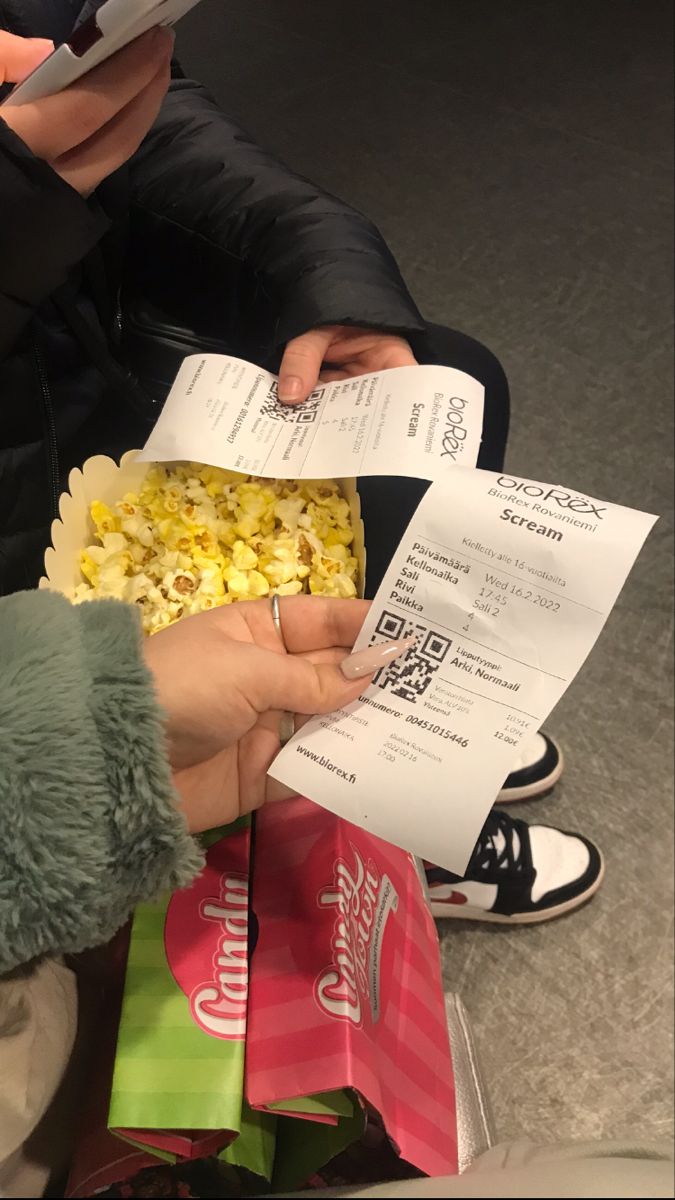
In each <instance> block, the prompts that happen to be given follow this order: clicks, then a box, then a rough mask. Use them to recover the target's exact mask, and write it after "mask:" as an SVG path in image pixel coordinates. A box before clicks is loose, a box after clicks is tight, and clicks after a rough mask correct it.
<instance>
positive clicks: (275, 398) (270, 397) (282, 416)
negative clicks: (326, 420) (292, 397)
mask: <svg viewBox="0 0 675 1200" xmlns="http://www.w3.org/2000/svg"><path fill="white" fill-rule="evenodd" d="M325 391H326V389H325V388H315V389H314V391H313V392H312V393H311V395H310V396H308V398H307V399H306V400H305V401H304V402H303V403H302V404H296V405H291V404H282V403H281V401H280V399H279V392H278V384H277V381H276V379H275V380H274V383H273V384H272V386H271V388H270V390H269V392H268V393H267V397H266V399H265V403H264V404H263V406H262V409H261V411H262V414H263V416H264V417H271V418H272V420H273V421H286V422H287V423H288V424H291V425H313V423H314V422H315V421H316V418H317V416H318V414H319V409H320V408H321V401H322V400H323V397H324V392H325Z"/></svg>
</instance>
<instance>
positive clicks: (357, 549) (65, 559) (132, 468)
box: [40, 450, 366, 600]
mask: <svg viewBox="0 0 675 1200" xmlns="http://www.w3.org/2000/svg"><path fill="white" fill-rule="evenodd" d="M139 453H140V451H138V450H130V451H128V452H127V453H126V454H125V455H124V456H123V457H122V459H121V461H120V463H119V464H118V463H116V462H114V461H113V459H111V458H108V457H106V456H105V455H96V456H95V457H94V458H89V459H87V461H86V462H85V464H84V466H83V467H82V468H81V469H80V468H76V469H75V470H73V471H71V472H70V475H69V477H68V490H67V491H66V492H64V493H63V494H62V496H61V499H60V501H59V517H58V519H57V520H55V521H54V522H53V523H52V528H51V541H52V545H51V547H50V548H49V549H48V550H47V552H46V554H45V561H44V576H43V577H42V579H41V580H40V587H41V588H48V589H50V590H51V591H57V592H62V593H63V595H65V596H67V597H68V599H69V600H72V599H73V598H74V595H75V590H76V588H77V587H78V585H79V584H81V583H82V581H83V577H82V573H81V570H80V553H81V551H82V550H84V549H85V548H86V547H87V546H89V545H90V544H91V543H92V542H93V540H94V535H95V530H94V524H93V521H92V518H91V513H90V507H91V504H92V502H93V501H95V500H100V501H102V502H103V503H104V504H107V505H113V504H115V502H116V501H118V500H121V499H122V497H123V496H124V495H125V494H126V493H127V492H136V491H138V489H139V487H140V486H141V484H142V482H143V480H144V479H145V477H146V475H147V473H148V471H149V470H150V468H151V466H152V464H150V463H141V462H139V461H138V460H137V456H138V454H139ZM162 465H163V466H168V467H170V466H171V465H172V464H170V463H166V464H162ZM242 478H243V477H242ZM337 482H338V484H339V487H340V491H341V493H342V495H343V496H344V498H345V500H346V501H347V503H348V504H349V508H350V516H351V524H352V528H353V530H354V542H353V551H352V552H353V554H354V556H355V557H356V559H357V561H358V572H357V574H358V583H357V591H358V594H359V596H363V595H364V589H365V576H366V552H365V540H364V528H363V521H362V519H361V503H360V500H359V494H358V491H357V486H356V480H355V479H340V480H338V481H337Z"/></svg>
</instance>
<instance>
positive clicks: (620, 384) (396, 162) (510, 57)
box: [178, 0, 672, 1140]
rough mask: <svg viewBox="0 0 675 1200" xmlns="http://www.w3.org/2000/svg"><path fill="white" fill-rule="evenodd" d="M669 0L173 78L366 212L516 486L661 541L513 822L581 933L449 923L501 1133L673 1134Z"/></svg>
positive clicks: (396, 10) (401, 24)
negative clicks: (570, 849)
mask: <svg viewBox="0 0 675 1200" xmlns="http://www.w3.org/2000/svg"><path fill="white" fill-rule="evenodd" d="M669 11H670V6H669V4H668V3H666V0H663V2H662V0H339V3H337V4H335V3H328V2H327V0H255V2H253V0H204V3H203V4H202V5H201V7H200V8H198V9H197V10H196V11H195V12H194V14H193V15H192V16H191V17H190V18H188V19H186V21H185V22H184V23H183V25H182V26H181V31H180V35H179V47H178V48H179V52H180V53H181V55H182V57H183V60H184V64H185V66H187V67H188V68H189V70H190V71H191V72H192V73H194V74H195V75H197V76H199V77H201V78H202V79H204V80H205V82H207V83H208V84H209V85H210V86H211V88H212V90H213V91H214V92H215V93H216V94H217V96H218V97H219V99H220V100H221V102H222V103H223V104H224V105H225V106H226V107H227V108H228V109H229V110H230V111H231V112H233V113H235V114H236V115H238V116H239V117H240V119H241V120H242V121H243V122H244V123H245V124H246V125H247V126H248V128H249V129H250V130H251V131H252V132H253V133H254V134H255V135H256V136H257V137H258V139H259V140H260V141H262V142H263V143H264V144H265V145H267V146H268V147H270V148H271V149H273V150H275V151H276V152H277V153H278V154H280V155H281V156H282V157H283V158H285V159H286V160H287V161H288V162H289V163H290V164H291V165H292V166H293V167H294V168H296V169H297V170H299V171H300V172H302V173H303V174H306V175H309V176H311V177H312V178H314V179H315V180H317V181H318V182H320V183H322V184H323V185H325V186H326V187H328V188H329V189H330V190H331V191H334V192H336V193H338V194H339V195H341V196H343V197H344V198H345V199H347V200H349V201H350V202H352V203H353V204H355V205H356V206H357V207H360V208H361V209H363V210H364V211H366V212H367V213H368V214H369V215H370V216H371V217H372V218H374V219H375V221H376V222H377V223H378V224H379V225H380V227H381V229H382V230H383V232H384V233H385V235H386V236H387V238H388V239H389V241H390V243H391V245H392V247H393V249H394V251H395V253H396V254H397V256H398V258H399V261H400V263H401V265H402V267H403V270H404V273H405V275H406V277H407V279H408V281H409V284H410V287H411V289H412V291H413V293H414V295H415V297H416V299H417V300H418V303H419V304H420V306H421V307H422V309H423V310H424V312H425V314H426V315H427V316H428V317H430V318H432V319H433V320H435V321H441V322H443V323H445V324H449V325H452V326H454V327H456V328H460V329H463V330H465V331H466V332H468V333H471V334H472V335H474V336H475V337H477V338H479V339H481V340H483V341H484V342H486V343H487V345H489V346H490V347H491V348H492V349H493V350H494V351H495V352H496V353H497V355H498V356H499V357H500V358H501V360H502V362H503V363H504V365H505V367H506V370H507V373H508V375H509V378H510V381H511V387H512V395H513V424H512V438H511V444H510V451H509V458H508V463H509V467H510V468H511V469H512V470H514V471H516V472H518V473H521V474H524V475H533V476H534V477H535V478H539V479H550V480H552V481H562V482H565V483H568V484H572V485H574V486H575V487H577V488H579V489H581V490H582V491H585V492H587V493H590V494H591V495H596V496H601V497H605V498H607V499H611V500H614V501H617V502H620V503H623V504H628V505H633V506H635V507H640V508H643V509H647V510H649V511H651V512H654V513H659V514H661V515H662V520H661V521H660V522H659V525H658V526H657V528H656V530H655V532H654V533H653V534H652V536H651V538H650V540H649V542H648V545H647V547H646V549H645V550H644V552H643V554H642V555H641V557H640V559H639V561H638V564H637V566H636V568H635V570H634V572H633V574H632V576H631V579H630V581H629V583H628V585H627V587H626V588H625V590H624V593H623V595H622V597H621V599H620V602H619V604H618V606H617V608H616V610H615V612H614V614H613V615H612V617H611V619H610V621H609V624H608V626H607V628H606V630H605V632H604V634H603V636H602V639H601V641H600V643H599V645H598V647H597V649H596V650H595V652H594V653H593V654H592V656H591V658H590V660H589V662H588V664H587V665H586V667H585V668H584V670H583V671H582V673H581V675H580V676H579V678H578V679H577V681H576V683H575V684H574V686H573V687H572V688H571V689H570V691H569V692H568V694H567V695H566V697H565V698H564V701H563V702H562V703H561V705H560V706H559V708H558V710H557V711H556V713H555V714H553V717H552V718H551V721H550V723H549V725H550V728H551V730H552V731H553V732H555V734H556V735H557V736H558V737H559V738H560V739H561V741H562V742H563V744H564V747H565V752H566V756H567V770H566V773H565V778H564V782H563V784H562V785H561V786H559V787H558V789H557V791H556V794H555V796H554V797H552V798H550V799H547V800H546V801H544V802H540V803H539V804H538V805H530V806H528V807H527V809H525V808H523V809H522V811H521V815H527V817H528V818H529V819H530V820H539V819H543V820H544V821H549V822H551V823H556V824H559V825H561V826H562V827H564V828H567V829H581V830H583V831H584V832H585V833H586V834H588V835H589V836H590V837H592V838H594V839H596V840H597V842H598V843H599V844H600V845H601V846H602V848H603V850H604V853H605V855H606V858H607V879H606V883H605V885H604V888H603V889H602V891H601V893H600V894H599V895H598V897H597V898H596V899H595V901H594V902H593V903H592V904H590V905H589V906H588V907H587V908H586V909H584V910H583V911H580V912H578V913H575V914H573V915H571V916H570V917H568V918H564V919H562V920H560V921H558V922H554V923H552V924H551V925H548V926H540V927H535V928H532V929H510V930H506V931H503V930H497V931H495V930H494V929H490V928H480V927H477V926H471V927H468V926H466V925H463V924H460V923H457V924H454V925H453V926H452V928H449V929H447V930H446V931H445V932H444V934H443V939H442V942H443V963H444V970H445V979H446V984H447V987H448V988H449V989H452V990H456V991H458V992H459V993H460V994H461V996H462V998H463V1000H464V1003H465V1004H466V1006H467V1008H468V1010H469V1012H470V1014H471V1017H472V1021H473V1023H474V1026H475V1030H476V1034H477V1039H478V1043H479V1047H480V1051H481V1054H482V1058H483V1060H484V1066H485V1071H486V1075H487V1078H488V1081H489V1085H490V1090H491V1093H492V1099H493V1104H494V1108H495V1112H496V1118H497V1124H498V1130H499V1134H500V1136H501V1137H503V1138H507V1137H513V1136H519V1135H521V1134H525V1135H529V1136H531V1137H538V1138H542V1139H546V1140H549V1139H569V1138H577V1137H578V1138H585V1137H595V1136H606V1137H610V1136H617V1137H621V1136H628V1137H631V1138H635V1137H656V1136H665V1135H670V1134H671V1132H672V790H671V777H672V741H671V700H672V693H671V675H672V660H671V628H672V577H671V553H670V543H671V532H672V520H671V514H672V426H671V418H672V381H671V356H672V341H671V324H670V321H671V291H670V279H671V179H670V170H669V165H670V164H669V155H670V128H669V125H670V115H671V114H670V105H671V94H670V78H669V68H670V36H669V28H668V25H669Z"/></svg>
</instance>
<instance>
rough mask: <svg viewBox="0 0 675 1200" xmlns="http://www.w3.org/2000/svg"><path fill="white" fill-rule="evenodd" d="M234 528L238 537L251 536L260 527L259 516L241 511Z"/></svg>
mask: <svg viewBox="0 0 675 1200" xmlns="http://www.w3.org/2000/svg"><path fill="white" fill-rule="evenodd" d="M234 528H235V530H236V532H237V533H238V534H239V537H240V538H250V537H253V534H254V533H257V532H258V530H259V529H260V517H256V516H253V514H250V513H242V516H241V517H240V518H239V520H238V521H237V523H236V525H235V527H234Z"/></svg>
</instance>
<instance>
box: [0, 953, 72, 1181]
mask: <svg viewBox="0 0 675 1200" xmlns="http://www.w3.org/2000/svg"><path fill="white" fill-rule="evenodd" d="M76 1027H77V983H76V980H75V976H74V975H73V973H72V971H69V970H68V968H67V967H65V966H64V965H63V964H62V963H60V962H44V963H41V964H40V965H39V966H37V967H35V968H32V969H31V970H30V971H27V972H24V973H21V972H17V973H15V974H13V975H12V976H11V977H5V978H3V979H0V1196H8V1197H24V1196H40V1195H42V1192H43V1191H44V1188H45V1187H46V1184H47V1181H48V1179H49V1178H50V1176H51V1175H52V1174H53V1172H55V1171H59V1170H62V1169H63V1168H64V1167H65V1165H66V1163H67V1160H68V1156H69V1153H70V1138H69V1136H68V1127H69V1125H71V1124H72V1119H71V1118H72V1108H71V1106H70V1105H69V1104H67V1103H66V1100H65V1098H64V1102H63V1104H61V1103H59V1099H60V1097H59V1089H60V1088H61V1086H62V1083H63V1081H64V1077H65V1075H66V1068H67V1067H68V1063H69V1060H70V1057H71V1052H72V1049H73V1045H74V1043H75V1034H76ZM55 1098H56V1099H55Z"/></svg>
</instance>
